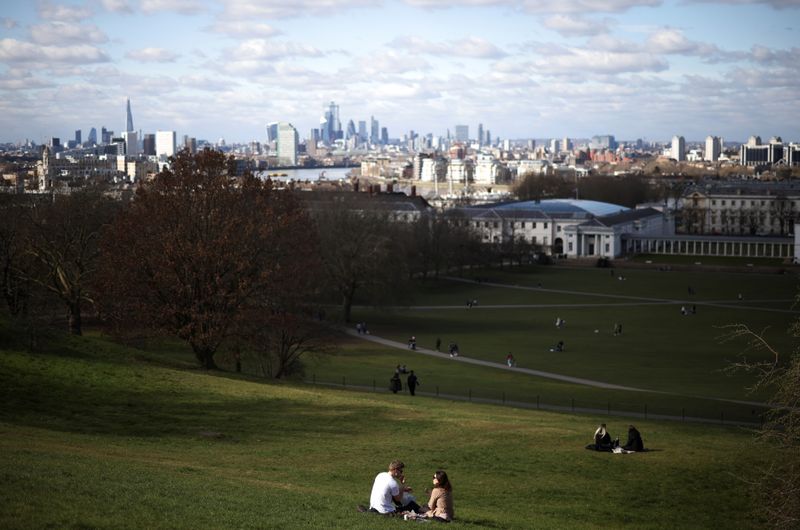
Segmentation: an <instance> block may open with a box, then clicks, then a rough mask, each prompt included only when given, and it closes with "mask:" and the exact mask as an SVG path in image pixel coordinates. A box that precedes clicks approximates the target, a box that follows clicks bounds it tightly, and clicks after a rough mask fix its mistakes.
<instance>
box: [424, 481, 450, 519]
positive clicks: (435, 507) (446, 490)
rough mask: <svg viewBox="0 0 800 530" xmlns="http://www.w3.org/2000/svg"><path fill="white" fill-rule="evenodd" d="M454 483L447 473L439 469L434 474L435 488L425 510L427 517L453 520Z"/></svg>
mask: <svg viewBox="0 0 800 530" xmlns="http://www.w3.org/2000/svg"><path fill="white" fill-rule="evenodd" d="M454 513H455V512H454V511H453V485H452V484H450V479H448V478H447V473H445V472H444V471H442V470H441V469H440V470H438V471H437V472H436V473H434V474H433V490H431V498H430V500H429V501H428V506H427V511H425V512H423V514H424V515H425V516H426V517H430V518H431V519H435V520H437V521H441V522H443V523H449V522H450V521H452V520H453V516H454Z"/></svg>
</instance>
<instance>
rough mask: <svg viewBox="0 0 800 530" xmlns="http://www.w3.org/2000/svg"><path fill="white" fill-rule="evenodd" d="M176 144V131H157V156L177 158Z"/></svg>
mask: <svg viewBox="0 0 800 530" xmlns="http://www.w3.org/2000/svg"><path fill="white" fill-rule="evenodd" d="M176 143H177V135H176V133H175V131H156V156H158V157H162V156H164V157H170V156H175V149H176Z"/></svg>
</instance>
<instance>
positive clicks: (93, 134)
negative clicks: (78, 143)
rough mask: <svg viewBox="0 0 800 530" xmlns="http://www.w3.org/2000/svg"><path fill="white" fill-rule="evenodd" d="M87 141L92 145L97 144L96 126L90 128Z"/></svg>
mask: <svg viewBox="0 0 800 530" xmlns="http://www.w3.org/2000/svg"><path fill="white" fill-rule="evenodd" d="M87 141H88V142H89V144H90V145H95V144H97V129H95V128H94V127H92V128H91V129H90V130H89V138H87Z"/></svg>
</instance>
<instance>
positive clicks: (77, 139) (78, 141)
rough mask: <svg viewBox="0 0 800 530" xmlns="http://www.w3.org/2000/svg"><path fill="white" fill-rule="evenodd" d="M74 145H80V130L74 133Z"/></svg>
mask: <svg viewBox="0 0 800 530" xmlns="http://www.w3.org/2000/svg"><path fill="white" fill-rule="evenodd" d="M75 144H76V145H81V130H80V129H78V130H77V131H75Z"/></svg>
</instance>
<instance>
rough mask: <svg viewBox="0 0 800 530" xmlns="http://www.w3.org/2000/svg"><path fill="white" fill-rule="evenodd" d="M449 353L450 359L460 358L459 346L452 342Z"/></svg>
mask: <svg viewBox="0 0 800 530" xmlns="http://www.w3.org/2000/svg"><path fill="white" fill-rule="evenodd" d="M448 351H449V352H450V357H458V354H459V351H458V344H456V343H455V342H451V343H450V346H449V348H448Z"/></svg>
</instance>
